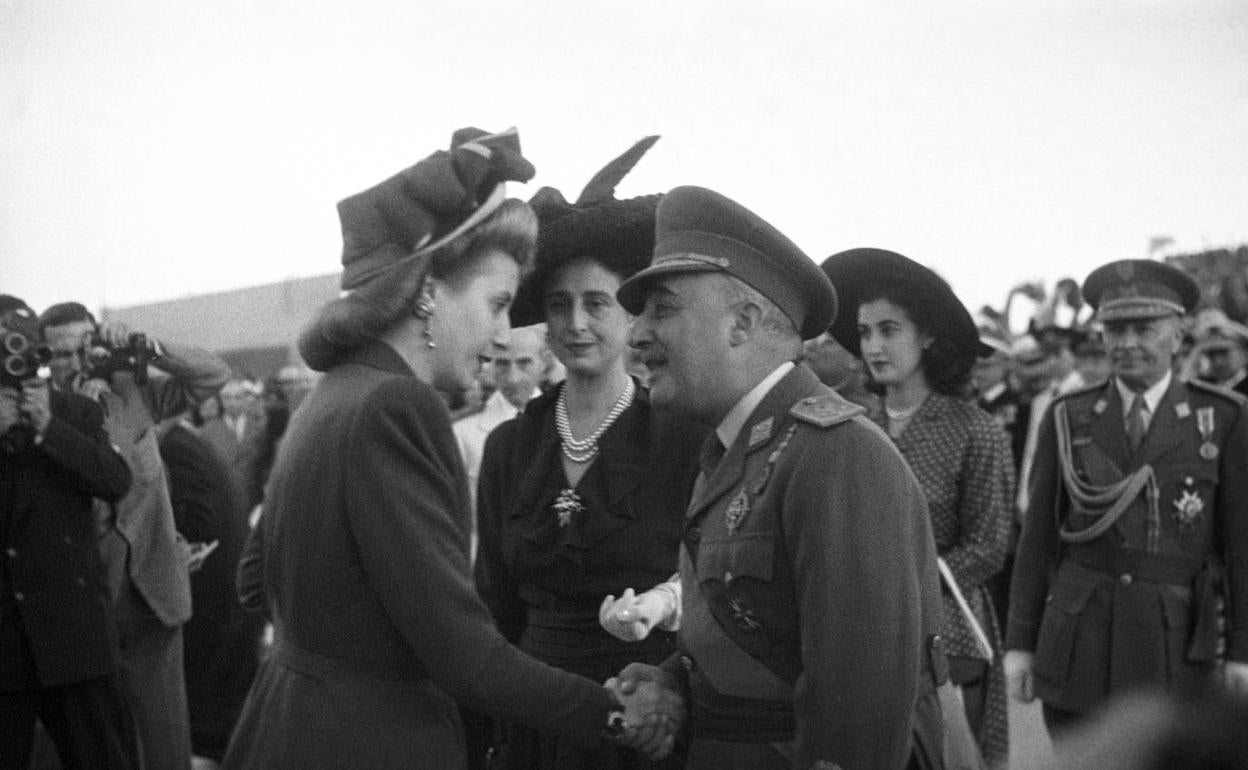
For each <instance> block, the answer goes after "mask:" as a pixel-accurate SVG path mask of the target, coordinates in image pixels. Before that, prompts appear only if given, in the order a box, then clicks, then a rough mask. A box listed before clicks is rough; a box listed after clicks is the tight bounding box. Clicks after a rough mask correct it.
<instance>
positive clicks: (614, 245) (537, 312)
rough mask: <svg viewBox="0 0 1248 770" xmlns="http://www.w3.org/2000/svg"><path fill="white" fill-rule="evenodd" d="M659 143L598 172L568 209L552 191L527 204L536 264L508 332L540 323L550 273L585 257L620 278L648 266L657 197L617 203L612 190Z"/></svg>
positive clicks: (650, 142)
mask: <svg viewBox="0 0 1248 770" xmlns="http://www.w3.org/2000/svg"><path fill="white" fill-rule="evenodd" d="M658 140H659V137H657V136H647V137H645V138H644V139H642V140H641V141H639V142H637V143H636V144H634V145H633V146H632V147H630V148H629V149H628V150H627V151H625V152H624V154H622V155H620V156H619V157H617V158H615V159H614V160H612V161H611V162H610V163H608V164H607V165H606V166H604V167H603V168H602V170H600V171H599V172H598V173H596V174H594V177H593V178H592V179H591V180H590V181H589V184H587V185H586V186H585V189H584V190H582V191H581V194H580V196H579V197H578V198H577V199H576V202H575V203H568V202H567V200H565V199H564V197H563V194H562V193H560V192H559V191H558V190H556V189H555V188H553V187H543V188H542V189H540V190H538V191H537V194H536V195H534V196H533V198H532V200H530V201H529V205H530V206H532V207H533V210H534V211H536V212H537V216H538V221H539V222H540V225H539V227H538V235H537V258H536V259H535V260H534V267H533V271H532V272H531V273H529V275H528V276H526V277H525V279H524V282H523V283H521V284H520V290H519V291H518V292H516V300H515V302H513V303H512V306H511V324H512V326H530V325H532V324H535V323H540V322H542V321H544V320H545V312H544V308H543V298H544V293H545V291H546V286H547V284H548V283H549V282H550V280H551V278H553V277H554V275H555V273H557V272H558V271H559V269H560V268H561V267H563V266H564V265H566V264H567V263H568V262H570V261H572V260H574V259H577V258H579V257H590V258H592V259H593V260H594V261H596V262H598V263H600V264H601V265H602V266H603V267H605V268H607V269H608V270H610V271H611V272H613V273H616V274H618V275H620V276H622V277H623V278H628V277H629V276H631V275H633V274H634V273H636V272H637V271H638V270H641V269H642V268H644V267H645V266H646V265H648V264H650V255H651V253H652V252H653V251H654V210H655V207H656V206H658V203H659V198H661V197H662V196H661V195H657V194H656V195H643V196H641V197H637V198H627V199H625V200H617V199H616V198H615V188H616V186H617V185H618V184H619V183H620V180H622V179H623V178H624V177H625V176H626V175H627V174H628V172H629V171H631V170H632V169H633V166H635V165H636V164H637V161H638V160H640V159H641V157H642V156H643V155H645V154H646V151H647V150H649V149H650V148H651V147H652V146H654V143H655V142H657V141H658Z"/></svg>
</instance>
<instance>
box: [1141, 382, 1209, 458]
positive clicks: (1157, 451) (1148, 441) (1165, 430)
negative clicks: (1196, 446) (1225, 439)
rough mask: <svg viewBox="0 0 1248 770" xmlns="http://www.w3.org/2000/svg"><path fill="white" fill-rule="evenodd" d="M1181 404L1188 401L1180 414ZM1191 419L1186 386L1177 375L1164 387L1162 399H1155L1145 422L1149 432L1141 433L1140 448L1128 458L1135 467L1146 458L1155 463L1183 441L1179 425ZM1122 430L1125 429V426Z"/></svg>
mask: <svg viewBox="0 0 1248 770" xmlns="http://www.w3.org/2000/svg"><path fill="white" fill-rule="evenodd" d="M1182 404H1187V408H1186V409H1184V410H1183V416H1180V409H1179V407H1180V405H1182ZM1193 419H1194V418H1193V417H1192V409H1191V405H1190V404H1189V403H1188V400H1187V387H1186V386H1185V385H1184V384H1183V383H1181V382H1179V378H1178V377H1171V378H1170V387H1168V388H1166V392H1165V394H1164V395H1162V397H1161V401H1159V402H1157V411H1156V412H1155V413H1154V414H1153V419H1152V421H1151V422H1150V423H1149V424H1148V432H1147V433H1145V434H1144V442H1143V443H1141V444H1140V450H1139V451H1138V452H1136V456H1135V457H1133V458H1131V465H1132V466H1133V467H1138V466H1140V465H1142V464H1144V463H1145V462H1149V463H1153V464H1154V466H1155V465H1156V463H1157V461H1158V460H1160V459H1161V458H1162V457H1164V456H1165V455H1167V454H1169V453H1170V452H1171V451H1172V450H1174V449H1176V448H1177V447H1179V446H1180V445H1182V444H1183V443H1185V442H1184V436H1185V435H1186V431H1184V430H1182V428H1183V426H1184V425H1185V424H1189V423H1190V422H1191V421H1192V420H1193ZM1123 432H1124V433H1125V432H1126V428H1125V427H1124V428H1123Z"/></svg>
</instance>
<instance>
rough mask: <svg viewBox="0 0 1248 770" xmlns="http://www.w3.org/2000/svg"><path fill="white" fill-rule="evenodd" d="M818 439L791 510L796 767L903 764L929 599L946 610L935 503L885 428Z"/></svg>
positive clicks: (789, 501)
mask: <svg viewBox="0 0 1248 770" xmlns="http://www.w3.org/2000/svg"><path fill="white" fill-rule="evenodd" d="M801 430H803V431H805V430H807V428H806V427H803V428H802V429H801ZM810 430H811V431H812V432H813V431H814V429H810ZM808 435H809V434H808ZM815 436H816V440H815V441H814V442H809V443H808V444H806V445H805V449H804V451H803V452H802V453H801V454H800V455H799V456H798V457H796V458H795V460H794V462H796V463H797V464H798V469H797V470H796V471H795V473H794V475H793V477H792V478H791V479H790V480H789V482H788V487H787V490H786V491H785V492H784V506H783V529H784V537H785V544H786V548H787V549H788V555H789V558H790V560H791V562H792V564H793V569H794V579H795V585H796V593H797V601H798V606H799V615H800V617H801V637H802V638H801V648H802V664H803V671H802V673H801V675H799V677H798V679H797V682H796V684H795V692H794V701H795V704H794V705H795V711H796V714H797V729H796V736H795V737H796V762H795V763H794V766H795V767H809V766H811V765H812V764H813V763H814V762H816V761H818V760H824V761H832V762H835V763H836V764H837V765H838V766H840V767H903V766H905V764H906V761H907V758H908V756H909V747H910V743H911V722H912V719H913V711H914V704H915V698H916V695H917V691H918V681H919V672H920V662H921V660H922V658H921V656H922V650H923V642H924V639H923V637H924V634H925V630H924V628H923V606H924V602H925V595H926V601H927V602H936V601H939V600H938V598H937V597H938V594H937V591H938V590H939V588H938V587H937V585H936V580H937V577H936V562H935V543H934V540H933V538H932V532H931V522H930V520H929V517H928V513H927V503H926V502H925V499H924V497H923V492H922V490H921V489H920V488H919V484H918V481H917V480H916V479H915V478H914V475H913V474H912V473H911V472H910V469H909V467H908V466H907V465H906V463H905V460H904V459H903V458H902V457H901V455H900V454H899V453H898V452H897V450H896V449H895V448H894V447H893V445H892V444H891V443H890V442H889V441H888V439H887V438H886V437H885V436H884V434H883V433H881V432H880V431H878V430H873V429H871V426H868V425H864V424H861V423H859V422H857V421H855V422H854V423H851V424H849V425H841V426H836V427H833V428H830V429H821V430H819V431H818V433H816V434H815ZM833 437H834V438H833Z"/></svg>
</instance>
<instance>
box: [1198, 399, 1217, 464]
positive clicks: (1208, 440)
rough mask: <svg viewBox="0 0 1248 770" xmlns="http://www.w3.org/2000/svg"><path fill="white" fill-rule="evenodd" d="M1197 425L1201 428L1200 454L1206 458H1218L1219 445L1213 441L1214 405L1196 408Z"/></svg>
mask: <svg viewBox="0 0 1248 770" xmlns="http://www.w3.org/2000/svg"><path fill="white" fill-rule="evenodd" d="M1196 427H1197V428H1198V429H1199V430H1200V440H1201V444H1200V456H1201V457H1203V458H1205V459H1206V460H1216V459H1217V457H1218V445H1217V444H1215V443H1213V429H1214V423H1213V407H1211V406H1202V407H1201V408H1199V409H1197V410H1196Z"/></svg>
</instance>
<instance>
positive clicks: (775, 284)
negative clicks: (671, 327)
mask: <svg viewBox="0 0 1248 770" xmlns="http://www.w3.org/2000/svg"><path fill="white" fill-rule="evenodd" d="M703 272H718V273H726V274H728V275H731V276H733V277H734V278H737V279H739V280H741V281H743V282H745V283H746V284H749V285H750V286H751V287H753V288H754V289H755V290H757V291H758V292H760V293H761V294H762V295H763V296H765V297H767V298H768V299H769V300H771V301H772V302H774V303H775V304H776V306H777V307H779V308H780V309H781V310H782V311H783V312H784V314H785V315H787V316H788V317H789V319H790V320H791V321H792V322H793V325H794V327H796V328H797V330H798V332H799V333H800V334H801V337H802V339H804V340H808V339H812V338H814V337H818V336H819V335H820V334H823V333H824V332H825V331H827V328H828V325H829V324H830V323H832V319H833V318H835V317H836V306H837V293H836V290H835V289H833V288H832V284H831V283H829V282H828V279H827V276H825V275H824V274H823V272H822V271H821V270H820V269H819V267H818V266H817V265H816V264H815V263H814V261H813V260H811V259H810V257H808V256H806V254H805V253H804V252H803V251H802V250H801V249H799V248H798V247H797V246H796V245H795V244H794V243H793V242H792V241H790V240H789V239H788V238H787V237H785V236H784V234H782V233H781V232H780V231H779V230H777V229H776V228H774V227H772V226H771V225H770V224H768V223H767V222H766V221H765V220H763V219H762V218H761V217H759V216H758V215H757V214H755V213H754V212H752V211H750V210H749V209H747V208H745V207H744V206H742V205H741V204H739V203H737V202H736V201H733V200H731V199H729V198H727V197H725V196H723V195H720V194H719V193H717V192H714V191H713V190H708V189H706V188H703V187H693V186H685V187H677V188H675V189H673V190H672V191H671V192H669V193H667V194H666V195H664V196H663V199H662V200H661V201H660V202H659V206H658V209H657V211H656V212H655V243H654V259H653V261H651V263H650V266H649V267H647V268H646V269H645V270H642V271H641V272H639V273H637V274H636V275H634V276H633V277H632V278H630V279H628V280H627V281H625V282H624V284H623V285H622V286H620V290H619V292H618V293H617V297H618V298H619V300H620V304H622V305H623V306H624V309H625V310H627V311H628V312H630V313H632V314H634V315H637V314H638V313H640V312H641V310H642V308H643V307H644V305H645V297H646V291H647V289H648V287H649V286H650V285H651V284H652V282H653V281H654V280H656V279H657V278H660V277H662V276H667V275H678V274H681V273H703Z"/></svg>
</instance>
